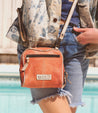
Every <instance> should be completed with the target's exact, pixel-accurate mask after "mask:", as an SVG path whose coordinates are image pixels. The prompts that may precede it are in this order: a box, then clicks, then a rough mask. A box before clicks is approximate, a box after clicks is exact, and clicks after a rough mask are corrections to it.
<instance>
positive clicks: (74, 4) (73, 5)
mask: <svg viewBox="0 0 98 113" xmlns="http://www.w3.org/2000/svg"><path fill="white" fill-rule="evenodd" d="M77 2H78V0H74V2H73V4H72V7H71V9H70V12H69V14H68V17H67V20H66V22H65V25H64V27H63V29H62V32H61V34H60V36H59V39H60V40H62V39H63V37H64V34H65V32H66V29H67V27H68V25H69V22H70V19H71V17H72V15H73V12H74V9H75V7H76V4H77Z"/></svg>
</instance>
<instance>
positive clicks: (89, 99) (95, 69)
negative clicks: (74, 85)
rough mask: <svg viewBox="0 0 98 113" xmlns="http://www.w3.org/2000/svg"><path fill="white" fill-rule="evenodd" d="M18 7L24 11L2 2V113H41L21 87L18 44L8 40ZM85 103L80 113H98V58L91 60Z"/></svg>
mask: <svg viewBox="0 0 98 113" xmlns="http://www.w3.org/2000/svg"><path fill="white" fill-rule="evenodd" d="M17 7H21V1H20V0H0V113H42V111H41V110H40V108H39V106H38V105H32V104H31V103H30V100H31V99H32V98H31V95H30V90H29V89H28V88H21V86H20V77H19V65H18V59H17V44H16V43H15V42H13V41H12V40H9V39H7V37H6V33H7V31H8V29H9V27H10V26H11V24H12V22H13V21H14V19H15V18H16V17H17V12H16V9H17ZM96 17H97V18H98V11H97V15H96ZM95 26H96V27H98V21H95ZM83 102H84V103H85V106H84V107H79V108H78V110H77V113H83V112H84V113H98V109H97V106H98V56H96V57H94V58H92V59H90V65H89V69H88V73H87V79H86V82H85V86H84V91H83Z"/></svg>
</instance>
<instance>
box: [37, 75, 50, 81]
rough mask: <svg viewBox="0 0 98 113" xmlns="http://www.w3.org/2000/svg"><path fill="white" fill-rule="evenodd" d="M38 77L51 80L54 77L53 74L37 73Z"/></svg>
mask: <svg viewBox="0 0 98 113" xmlns="http://www.w3.org/2000/svg"><path fill="white" fill-rule="evenodd" d="M36 77H37V80H51V79H52V75H51V74H37V75H36Z"/></svg>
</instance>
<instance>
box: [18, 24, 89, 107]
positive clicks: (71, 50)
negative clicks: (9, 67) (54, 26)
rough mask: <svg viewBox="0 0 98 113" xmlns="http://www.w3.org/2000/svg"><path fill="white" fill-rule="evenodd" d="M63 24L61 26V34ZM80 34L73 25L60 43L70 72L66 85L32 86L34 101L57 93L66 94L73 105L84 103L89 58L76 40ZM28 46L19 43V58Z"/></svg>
mask: <svg viewBox="0 0 98 113" xmlns="http://www.w3.org/2000/svg"><path fill="white" fill-rule="evenodd" d="M62 28H63V25H61V26H60V31H59V35H60V33H61V30H62ZM77 35H78V34H77V33H76V32H73V28H72V26H69V27H68V28H67V31H66V33H65V36H64V38H63V40H62V41H61V43H60V47H59V49H60V51H61V52H62V54H63V56H64V67H65V70H66V72H67V73H68V79H69V81H70V82H71V83H70V82H68V81H67V82H66V86H65V87H64V88H63V89H61V88H31V95H32V101H31V102H32V103H38V102H39V101H40V100H42V99H46V98H49V97H54V96H56V95H59V96H66V97H67V98H68V101H69V104H70V106H71V107H77V106H78V105H83V102H82V91H83V86H84V81H85V79H86V74H87V69H88V64H89V60H87V59H85V46H83V45H81V44H79V43H78V42H77V40H76V36H77ZM25 49H26V48H25V47H23V46H22V45H20V44H18V47H17V51H18V59H19V62H20V57H21V54H22V52H23V51H24V50H25Z"/></svg>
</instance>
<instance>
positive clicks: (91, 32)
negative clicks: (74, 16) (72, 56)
mask: <svg viewBox="0 0 98 113" xmlns="http://www.w3.org/2000/svg"><path fill="white" fill-rule="evenodd" d="M73 29H74V31H76V32H81V34H80V35H78V36H77V37H76V38H77V40H78V41H79V43H81V44H83V45H85V44H88V43H92V44H98V29H96V28H76V27H74V28H73Z"/></svg>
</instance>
